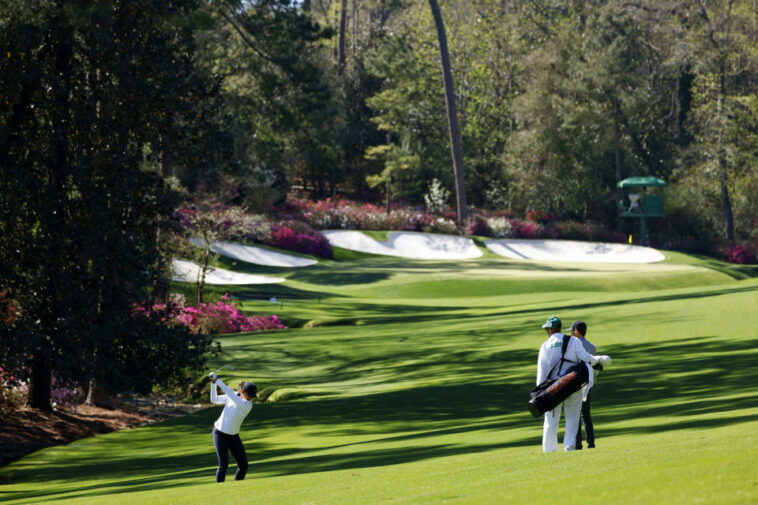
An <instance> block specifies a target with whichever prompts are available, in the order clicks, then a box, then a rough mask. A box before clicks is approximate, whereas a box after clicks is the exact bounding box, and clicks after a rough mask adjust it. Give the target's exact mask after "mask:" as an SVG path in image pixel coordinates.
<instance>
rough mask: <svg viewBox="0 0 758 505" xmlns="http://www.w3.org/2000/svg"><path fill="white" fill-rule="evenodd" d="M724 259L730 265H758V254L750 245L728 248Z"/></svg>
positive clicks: (737, 245)
mask: <svg viewBox="0 0 758 505" xmlns="http://www.w3.org/2000/svg"><path fill="white" fill-rule="evenodd" d="M724 257H725V258H726V260H727V261H728V262H729V263H737V264H740V265H754V264H756V263H758V258H757V257H758V253H756V249H755V247H753V246H751V245H750V244H735V245H732V246H730V247H727V248H726V250H725V251H724Z"/></svg>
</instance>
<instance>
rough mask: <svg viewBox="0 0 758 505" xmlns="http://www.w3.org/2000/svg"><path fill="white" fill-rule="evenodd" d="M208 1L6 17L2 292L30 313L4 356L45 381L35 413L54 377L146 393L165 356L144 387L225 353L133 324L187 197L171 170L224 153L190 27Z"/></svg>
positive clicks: (22, 11)
mask: <svg viewBox="0 0 758 505" xmlns="http://www.w3.org/2000/svg"><path fill="white" fill-rule="evenodd" d="M196 7H197V4H196V2H194V1H191V0H186V1H178V2H173V3H171V4H165V5H164V4H160V5H159V4H155V3H154V2H147V1H139V0H131V1H123V2H118V3H104V4H93V5H89V4H87V5H82V4H81V3H79V2H74V1H64V0H58V1H56V2H40V3H39V5H34V6H26V7H24V8H18V9H15V10H7V11H5V12H4V16H3V17H2V20H1V24H2V26H1V27H0V53H1V54H3V55H4V57H3V58H0V103H2V104H4V106H3V107H2V109H1V110H0V118H1V119H0V124H1V125H2V130H1V131H0V163H2V174H3V177H2V178H0V234H2V236H3V240H2V242H1V243H0V285H1V286H3V288H4V289H7V291H8V293H9V295H10V296H11V297H12V298H13V299H14V300H17V301H18V302H19V304H20V306H21V307H22V309H23V315H22V317H21V318H20V319H19V320H18V321H17V322H16V325H15V328H13V330H12V331H11V329H9V328H7V327H4V326H3V327H0V333H2V338H0V346H2V352H0V355H2V357H3V358H2V359H3V365H4V366H5V367H7V368H9V369H11V370H19V371H23V372H24V373H28V374H29V376H30V378H31V384H30V387H31V393H30V394H31V399H30V400H31V402H32V404H33V405H34V406H37V407H40V408H49V394H50V388H49V386H50V376H51V371H52V370H55V372H56V376H57V377H59V378H60V379H62V380H68V379H77V380H79V381H80V382H85V381H86V380H88V379H90V378H96V379H98V380H103V381H106V382H108V385H109V386H110V387H111V390H112V391H119V390H121V389H123V388H124V387H129V386H130V385H136V383H134V381H132V380H130V378H132V379H135V380H136V378H137V377H138V376H140V374H142V373H143V372H142V371H140V367H138V366H136V364H137V363H140V359H148V358H149V360H153V359H155V360H160V364H159V363H158V361H156V362H155V363H154V365H155V366H152V365H151V363H150V362H144V363H143V365H144V366H143V368H144V370H145V373H146V374H147V375H146V376H145V377H144V378H141V379H139V380H141V381H145V380H147V381H150V382H159V381H161V380H163V379H165V378H167V376H168V375H170V374H171V373H173V372H172V371H171V366H170V365H169V364H168V363H174V364H175V365H177V366H185V365H189V366H192V367H197V366H199V364H200V363H201V362H202V361H203V359H204V358H203V355H204V354H205V353H206V352H207V351H208V350H209V348H210V341H209V340H207V339H203V338H199V339H195V340H191V339H190V337H189V335H188V334H180V333H176V332H174V333H172V332H168V333H165V332H163V330H161V329H159V328H154V324H153V325H149V326H146V325H144V324H142V323H140V322H139V321H137V320H135V319H134V318H132V315H131V313H132V304H133V303H134V302H136V301H138V300H140V299H142V298H144V297H146V296H147V295H148V290H149V288H150V287H151V286H152V282H153V280H154V276H155V275H156V274H157V272H156V271H155V269H154V268H155V267H154V265H156V264H158V263H159V261H158V260H159V251H158V248H157V241H156V236H157V232H158V229H159V227H161V226H166V225H167V222H168V220H167V219H166V218H165V216H169V215H171V214H172V210H173V209H172V208H171V207H172V205H173V203H174V202H175V199H174V195H173V194H172V192H171V190H170V189H169V187H168V186H167V185H166V183H165V181H164V180H163V178H162V176H161V175H160V173H159V169H158V167H159V165H163V166H165V165H166V158H167V157H172V158H173V159H174V161H175V163H176V165H177V166H178V165H179V164H180V163H181V164H196V163H200V162H201V161H204V162H205V163H212V162H214V160H220V159H222V158H223V146H222V145H219V144H218V138H216V137H214V135H213V131H205V132H204V133H203V134H202V135H201V134H200V131H201V130H204V125H205V123H204V121H203V120H202V118H201V117H200V116H202V115H203V114H205V113H206V112H207V111H208V107H212V106H213V104H212V103H209V102H207V101H206V99H209V97H211V96H212V95H213V94H214V89H213V85H212V83H211V82H210V81H209V80H207V79H206V78H204V77H203V76H202V75H200V74H197V73H196V71H195V70H194V62H193V48H194V42H193V38H192V34H191V31H190V30H189V29H188V28H187V26H186V24H185V23H183V22H182V20H183V19H185V16H186V15H188V13H190V12H192V11H193V10H194V9H195V8H196ZM211 102H212V101H211ZM206 134H207V135H208V136H207V137H206ZM169 137H170V139H171V140H170V142H169V141H168V140H167V139H168V138H169ZM159 153H160V156H161V158H162V159H159V158H158V155H159ZM166 331H168V330H166ZM164 333H165V334H164ZM192 338H194V337H192ZM188 339H190V340H188ZM141 389H145V388H144V387H141Z"/></svg>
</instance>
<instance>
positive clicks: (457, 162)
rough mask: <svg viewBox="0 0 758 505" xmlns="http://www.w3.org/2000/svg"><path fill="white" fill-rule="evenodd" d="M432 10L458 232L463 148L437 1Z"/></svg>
mask: <svg viewBox="0 0 758 505" xmlns="http://www.w3.org/2000/svg"><path fill="white" fill-rule="evenodd" d="M429 7H430V8H431V9H432V16H433V17H434V26H435V28H436V29H437V39H438V41H439V46H440V63H441V64H442V80H443V82H444V85H445V107H446V109H447V122H448V130H449V132H450V150H451V152H452V156H453V170H454V171H455V196H456V206H457V211H458V216H457V223H458V228H459V230H461V229H463V225H464V223H465V222H466V219H468V207H467V205H466V181H465V180H464V177H463V147H462V145H461V132H460V129H459V128H458V115H457V113H456V108H455V88H454V86H453V73H452V71H451V70H450V54H449V52H448V48H447V37H446V36H445V25H444V23H443V21H442V12H440V7H439V4H438V3H437V0H429Z"/></svg>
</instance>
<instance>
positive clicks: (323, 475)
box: [0, 257, 758, 505]
mask: <svg viewBox="0 0 758 505" xmlns="http://www.w3.org/2000/svg"><path fill="white" fill-rule="evenodd" d="M248 268H253V267H248ZM719 269H721V270H722V271H716V270H714V269H713V268H711V267H710V266H708V265H702V264H701V263H700V262H699V260H698V259H697V258H691V257H687V261H674V260H668V261H667V262H666V263H662V264H655V265H634V266H623V265H622V266H619V265H578V264H557V263H554V264H529V263H526V262H514V261H507V260H500V259H486V258H485V259H484V260H481V261H475V262H473V263H471V264H469V262H462V263H461V264H460V265H458V264H455V263H451V262H424V261H408V262H404V261H401V260H398V259H396V258H389V259H388V258H373V257H370V258H362V259H351V260H350V261H332V262H329V261H326V262H321V263H320V264H319V266H318V267H315V268H309V269H299V270H292V271H287V275H288V277H289V280H288V282H287V283H286V284H285V285H282V286H277V287H272V286H265V287H250V288H247V289H238V290H234V289H233V292H234V293H235V294H236V295H239V296H240V297H242V298H246V299H245V300H244V301H243V307H244V308H245V310H248V311H250V312H255V313H262V312H266V311H268V313H277V314H279V315H280V316H281V317H282V319H283V320H284V321H285V322H286V323H288V324H290V326H293V327H294V326H299V325H301V324H305V323H307V322H309V321H313V320H320V321H322V322H324V321H326V322H330V324H333V325H330V326H318V325H317V326H316V327H313V328H293V329H290V330H287V331H282V332H267V333H262V334H247V335H233V336H225V337H223V338H222V339H221V340H222V344H223V349H224V351H223V354H222V355H221V356H218V357H217V358H214V359H213V361H212V362H211V363H209V369H210V368H212V369H215V368H218V366H220V365H221V364H224V363H233V364H234V365H235V367H236V368H235V370H234V371H233V372H231V371H229V372H227V371H225V372H227V373H226V374H225V375H224V378H225V379H228V380H229V382H231V383H234V382H235V381H237V380H241V379H250V380H254V381H256V382H257V383H258V384H259V386H260V387H261V389H265V390H266V391H267V392H268V393H270V394H272V395H273V396H272V398H273V399H276V400H277V401H276V402H272V403H266V404H261V405H258V406H256V407H255V408H254V411H253V414H251V416H250V417H249V418H248V419H247V420H246V422H245V424H244V426H243V432H242V436H243V440H244V441H245V446H246V449H247V452H248V455H249V457H250V460H251V466H250V470H249V473H248V479H247V480H245V481H244V482H233V481H227V482H226V483H224V484H221V485H219V484H216V483H215V482H213V478H214V471H215V455H214V453H213V448H212V443H211V438H210V430H211V426H212V423H213V421H214V419H215V418H216V416H217V415H218V412H219V411H218V410H217V409H216V408H211V409H208V410H205V411H201V412H198V413H196V414H194V415H191V416H187V417H183V418H179V419H174V420H172V421H168V422H164V423H160V424H156V425H152V426H147V427H142V428H138V429H132V430H126V431H122V432H118V433H112V434H108V435H103V436H98V437H93V438H90V439H86V440H82V441H78V442H75V443H73V444H69V445H67V446H61V447H54V448H50V449H46V450H43V451H40V452H38V453H35V454H32V455H30V456H28V457H26V458H24V459H22V460H20V461H18V462H16V463H14V464H12V465H10V466H9V467H7V468H5V469H3V470H2V471H0V479H2V481H0V482H2V486H1V487H0V500H2V501H4V502H7V503H53V502H57V503H74V504H80V503H82V504H83V503H98V504H100V503H102V504H147V503H149V504H169V503H175V504H208V503H211V504H215V503H223V504H236V503H240V504H243V503H244V504H248V503H265V504H304V503H317V504H335V503H350V504H353V503H365V504H375V503H376V504H378V503H411V504H417V503H429V504H437V503H457V504H464V503H465V504H483V503H514V504H526V503H528V504H548V503H550V504H552V503H554V502H555V501H556V499H559V500H561V501H562V502H566V503H572V504H573V503H589V504H604V505H605V504H610V503H613V504H617V503H628V504H637V503H643V504H667V505H668V504H691V503H704V504H732V503H734V504H755V503H756V502H758V470H756V465H755V461H758V440H757V435H756V433H758V385H756V380H755V379H756V363H758V349H756V346H755V342H756V337H755V328H756V327H758V280H756V279H752V280H751V279H748V280H735V279H736V278H738V277H739V276H735V275H730V274H729V266H725V265H719ZM273 295H276V296H277V303H276V304H272V303H271V302H270V296H273ZM553 314H558V315H559V316H561V317H562V318H563V320H564V322H565V323H570V322H571V321H572V320H573V319H579V318H581V319H584V320H585V321H587V323H588V325H589V332H588V338H589V339H590V340H592V341H593V342H595V343H596V344H597V345H598V346H599V348H600V350H601V351H602V352H603V353H607V354H610V355H611V356H613V358H614V363H613V365H612V367H610V368H609V369H608V370H607V371H605V372H604V373H603V374H602V375H601V377H600V378H599V380H598V384H597V387H596V390H595V392H594V394H593V413H594V417H595V425H596V432H597V437H598V438H597V448H596V449H593V450H592V451H589V450H584V451H581V452H576V453H556V454H551V455H543V454H542V453H541V449H540V437H541V421H540V420H536V419H534V418H532V417H531V415H530V414H529V413H528V412H527V410H526V408H525V401H526V398H527V395H528V391H529V389H530V388H531V387H532V385H533V383H534V377H535V368H536V358H537V349H538V347H539V345H540V343H541V342H542V340H543V339H544V333H543V330H541V328H540V325H541V324H542V323H543V322H544V320H545V319H546V318H547V317H548V316H550V315H553ZM553 478H555V479H556V480H558V482H556V483H555V484H554V486H555V487H548V483H549V482H550V480H551V479H553ZM551 489H552V490H554V491H553V492H551V491H550V490H551ZM556 496H558V498H556Z"/></svg>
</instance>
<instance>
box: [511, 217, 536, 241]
mask: <svg viewBox="0 0 758 505" xmlns="http://www.w3.org/2000/svg"><path fill="white" fill-rule="evenodd" d="M511 230H512V236H513V238H541V237H542V226H540V225H539V224H537V223H534V222H531V221H519V220H518V219H512V220H511Z"/></svg>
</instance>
